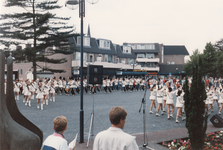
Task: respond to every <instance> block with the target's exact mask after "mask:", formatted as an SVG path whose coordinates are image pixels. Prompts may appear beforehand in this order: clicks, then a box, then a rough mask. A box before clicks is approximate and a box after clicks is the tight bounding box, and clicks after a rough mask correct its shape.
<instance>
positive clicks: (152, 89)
mask: <svg viewBox="0 0 223 150" xmlns="http://www.w3.org/2000/svg"><path fill="white" fill-rule="evenodd" d="M149 99H150V100H151V105H150V112H149V113H150V114H153V111H152V110H153V106H154V108H155V109H156V103H155V100H156V89H155V85H152V84H151V85H150V97H149Z"/></svg>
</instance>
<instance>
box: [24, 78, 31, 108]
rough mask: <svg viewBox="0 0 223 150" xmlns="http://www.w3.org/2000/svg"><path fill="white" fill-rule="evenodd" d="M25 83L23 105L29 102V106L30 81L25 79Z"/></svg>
mask: <svg viewBox="0 0 223 150" xmlns="http://www.w3.org/2000/svg"><path fill="white" fill-rule="evenodd" d="M26 83H27V85H26V86H25V87H24V95H25V105H27V104H28V103H29V106H31V99H30V98H31V92H30V87H31V85H30V81H27V82H26Z"/></svg>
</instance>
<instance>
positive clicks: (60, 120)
mask: <svg viewBox="0 0 223 150" xmlns="http://www.w3.org/2000/svg"><path fill="white" fill-rule="evenodd" d="M66 126H67V118H66V117H64V116H57V117H56V118H55V119H54V120H53V127H54V130H55V131H56V132H62V131H64V130H65V128H66Z"/></svg>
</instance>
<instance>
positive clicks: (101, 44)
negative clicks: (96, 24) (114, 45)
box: [99, 39, 110, 49]
mask: <svg viewBox="0 0 223 150" xmlns="http://www.w3.org/2000/svg"><path fill="white" fill-rule="evenodd" d="M99 47H100V48H104V49H110V41H109V40H101V39H100V40H99Z"/></svg>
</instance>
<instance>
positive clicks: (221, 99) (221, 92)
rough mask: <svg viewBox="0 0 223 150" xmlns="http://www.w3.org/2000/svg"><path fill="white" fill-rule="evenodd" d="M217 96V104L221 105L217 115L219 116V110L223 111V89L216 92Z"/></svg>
mask: <svg viewBox="0 0 223 150" xmlns="http://www.w3.org/2000/svg"><path fill="white" fill-rule="evenodd" d="M218 94H219V101H218V103H219V104H220V105H221V106H220V109H219V112H218V114H219V115H221V110H222V109H223V89H222V88H221V89H219V91H218Z"/></svg>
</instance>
